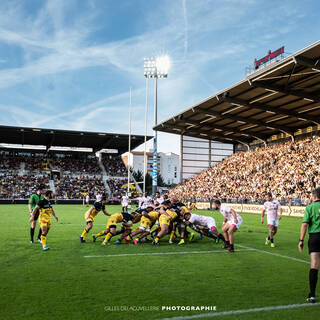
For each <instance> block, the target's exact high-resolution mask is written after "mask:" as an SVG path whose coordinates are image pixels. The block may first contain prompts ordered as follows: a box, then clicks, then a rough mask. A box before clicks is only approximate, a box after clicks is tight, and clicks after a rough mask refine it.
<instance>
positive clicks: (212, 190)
mask: <svg viewBox="0 0 320 320" xmlns="http://www.w3.org/2000/svg"><path fill="white" fill-rule="evenodd" d="M319 155H320V138H319V137H313V138H308V139H305V140H301V141H298V142H287V143H284V144H276V145H273V146H268V147H266V148H258V149H255V150H250V151H245V152H239V153H235V154H234V155H232V156H230V157H229V158H227V159H225V160H224V161H222V162H220V163H219V164H217V165H216V166H213V167H211V168H209V169H208V170H205V171H203V172H201V173H200V174H198V175H196V176H195V177H193V178H191V179H189V180H187V181H185V182H184V183H183V184H180V185H178V186H177V187H176V188H174V189H172V190H171V191H170V195H171V196H177V197H179V198H185V199H197V200H209V199H213V198H221V199H224V200H225V201H229V202H245V203H259V202H262V201H263V199H265V196H266V193H268V192H271V193H272V194H273V195H274V196H276V197H277V198H278V199H279V200H281V202H282V203H289V204H291V205H295V204H296V205H300V204H307V203H308V201H310V200H309V199H310V193H311V190H312V189H313V188H314V187H316V186H319V185H320V161H319V160H320V156H319Z"/></svg>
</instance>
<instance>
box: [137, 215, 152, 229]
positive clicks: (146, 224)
mask: <svg viewBox="0 0 320 320" xmlns="http://www.w3.org/2000/svg"><path fill="white" fill-rule="evenodd" d="M150 228H151V220H150V219H148V218H146V217H142V218H141V220H140V226H139V229H141V230H144V231H147V232H149V231H150Z"/></svg>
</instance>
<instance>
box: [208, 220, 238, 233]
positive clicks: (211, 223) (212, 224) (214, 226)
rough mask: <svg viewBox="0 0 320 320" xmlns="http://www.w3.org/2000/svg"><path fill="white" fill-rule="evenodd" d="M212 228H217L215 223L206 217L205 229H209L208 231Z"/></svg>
mask: <svg viewBox="0 0 320 320" xmlns="http://www.w3.org/2000/svg"><path fill="white" fill-rule="evenodd" d="M212 227H213V228H215V229H216V228H217V226H216V221H215V220H214V219H213V218H212V217H208V218H207V228H209V230H211V228H212ZM237 228H238V227H237Z"/></svg>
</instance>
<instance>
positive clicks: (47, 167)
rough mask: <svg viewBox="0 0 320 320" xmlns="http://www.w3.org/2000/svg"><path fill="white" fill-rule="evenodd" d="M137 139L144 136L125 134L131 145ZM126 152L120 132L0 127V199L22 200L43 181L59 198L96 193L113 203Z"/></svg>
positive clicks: (137, 142)
mask: <svg viewBox="0 0 320 320" xmlns="http://www.w3.org/2000/svg"><path fill="white" fill-rule="evenodd" d="M147 139H150V137H147ZM142 143H144V136H139V135H132V136H131V146H132V148H133V149H134V148H136V147H138V146H139V145H140V144H142ZM126 151H128V135H125V134H113V133H103V132H85V131H81V132H80V131H69V130H53V129H39V128H25V127H24V128H23V127H9V126H0V200H1V201H4V202H8V201H10V202H25V200H26V199H28V198H29V196H30V194H31V193H32V192H34V191H35V188H36V186H37V185H38V184H39V183H45V184H46V185H48V186H49V187H50V189H52V190H53V191H54V193H55V197H56V200H58V201H59V202H60V203H61V202H64V201H68V202H70V201H71V200H72V201H75V200H76V201H79V200H82V199H83V198H84V196H86V195H87V194H89V196H90V198H91V199H95V198H96V195H97V194H99V193H108V194H109V197H110V198H111V200H113V201H114V202H118V200H119V196H120V193H121V189H122V186H123V185H124V184H126V183H127V177H128V171H127V168H126V166H125V164H124V163H123V161H122V158H121V154H123V153H124V152H126ZM132 179H133V177H132ZM131 181H133V180H131ZM137 187H138V186H137Z"/></svg>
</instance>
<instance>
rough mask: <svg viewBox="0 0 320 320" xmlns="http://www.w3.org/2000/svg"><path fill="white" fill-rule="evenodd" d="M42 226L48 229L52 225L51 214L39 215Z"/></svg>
mask: <svg viewBox="0 0 320 320" xmlns="http://www.w3.org/2000/svg"><path fill="white" fill-rule="evenodd" d="M39 221H40V227H47V228H48V229H49V228H50V227H51V216H49V215H47V214H40V215H39Z"/></svg>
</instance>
